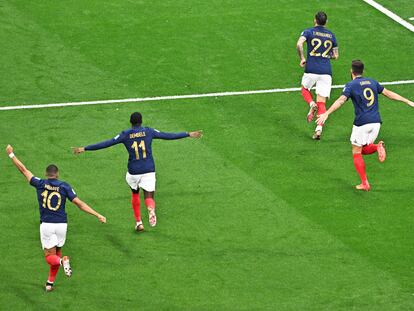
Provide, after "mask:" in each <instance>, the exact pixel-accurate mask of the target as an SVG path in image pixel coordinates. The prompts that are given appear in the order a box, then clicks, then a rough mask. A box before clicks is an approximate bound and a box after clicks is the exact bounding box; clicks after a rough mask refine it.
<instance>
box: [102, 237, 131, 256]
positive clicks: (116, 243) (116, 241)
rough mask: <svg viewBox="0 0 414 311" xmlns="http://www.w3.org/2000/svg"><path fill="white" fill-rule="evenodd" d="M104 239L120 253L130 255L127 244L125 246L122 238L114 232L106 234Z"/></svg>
mask: <svg viewBox="0 0 414 311" xmlns="http://www.w3.org/2000/svg"><path fill="white" fill-rule="evenodd" d="M106 239H107V241H108V242H109V243H111V244H112V246H113V247H114V248H115V249H117V250H119V251H120V252H121V253H123V254H125V255H127V256H130V255H131V251H130V249H129V247H128V246H126V245H125V244H124V243H123V242H122V239H120V238H118V237H116V236H115V235H114V234H109V233H108V234H106Z"/></svg>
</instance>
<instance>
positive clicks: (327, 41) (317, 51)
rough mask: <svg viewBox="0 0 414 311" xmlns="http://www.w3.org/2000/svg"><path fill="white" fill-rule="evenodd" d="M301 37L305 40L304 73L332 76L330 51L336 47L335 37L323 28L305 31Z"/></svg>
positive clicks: (317, 27) (318, 27)
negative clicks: (305, 57)
mask: <svg viewBox="0 0 414 311" xmlns="http://www.w3.org/2000/svg"><path fill="white" fill-rule="evenodd" d="M301 37H304V38H306V43H307V47H308V49H307V59H306V67H305V73H314V74H319V75H323V74H325V75H330V76H332V68H331V55H332V49H333V48H336V47H338V44H337V42H336V38H335V35H334V34H333V33H332V32H331V31H329V30H328V29H326V28H325V27H323V26H316V27H313V28H308V29H305V30H304V31H303V32H302V34H301Z"/></svg>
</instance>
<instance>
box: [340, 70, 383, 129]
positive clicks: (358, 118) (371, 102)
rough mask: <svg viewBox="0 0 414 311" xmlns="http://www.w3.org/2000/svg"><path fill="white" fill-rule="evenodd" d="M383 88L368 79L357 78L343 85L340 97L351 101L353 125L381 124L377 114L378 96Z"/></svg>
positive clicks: (376, 82)
mask: <svg viewBox="0 0 414 311" xmlns="http://www.w3.org/2000/svg"><path fill="white" fill-rule="evenodd" d="M383 90H384V87H383V86H382V85H381V84H379V82H378V81H376V80H374V79H370V78H363V77H357V78H355V79H354V80H352V81H351V82H349V83H347V84H346V85H345V88H344V90H343V92H342V95H344V96H346V97H347V98H351V99H352V103H353V104H354V108H355V120H354V125H356V126H361V125H364V124H368V123H382V121H381V116H380V113H379V105H378V94H381V93H382V91H383Z"/></svg>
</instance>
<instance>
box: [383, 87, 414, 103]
mask: <svg viewBox="0 0 414 311" xmlns="http://www.w3.org/2000/svg"><path fill="white" fill-rule="evenodd" d="M382 95H384V96H386V97H388V98H389V99H392V100H397V101H400V102H403V103H406V104H407V105H409V106H411V107H414V103H413V102H412V101H410V100H408V99H407V98H405V97H402V96H401V95H399V94H397V93H395V92H393V91H390V90H387V89H384V90H383V91H382Z"/></svg>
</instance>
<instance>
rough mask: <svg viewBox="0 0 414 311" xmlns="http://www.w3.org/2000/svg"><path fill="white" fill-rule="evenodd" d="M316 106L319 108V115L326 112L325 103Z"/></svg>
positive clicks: (318, 103)
mask: <svg viewBox="0 0 414 311" xmlns="http://www.w3.org/2000/svg"><path fill="white" fill-rule="evenodd" d="M316 105H317V106H318V115H320V114H322V113H325V112H326V106H325V103H324V102H317V103H316Z"/></svg>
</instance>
